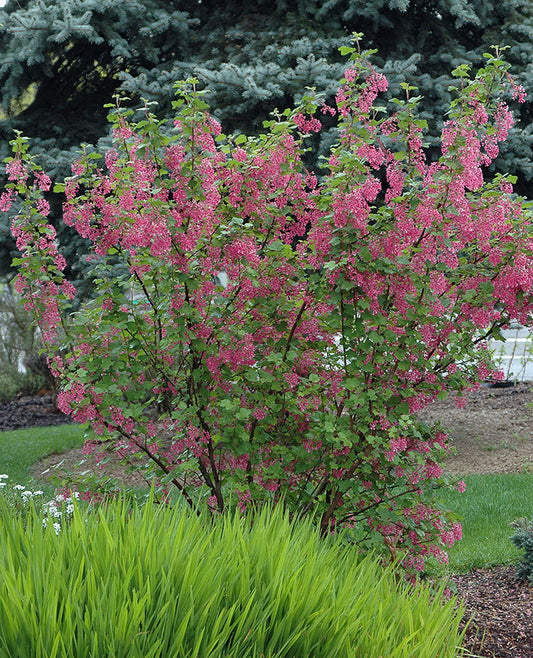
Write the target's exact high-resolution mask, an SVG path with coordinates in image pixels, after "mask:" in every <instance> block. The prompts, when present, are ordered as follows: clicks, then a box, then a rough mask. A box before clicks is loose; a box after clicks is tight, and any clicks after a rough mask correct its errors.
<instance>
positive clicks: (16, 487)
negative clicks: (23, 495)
mask: <svg viewBox="0 0 533 658" xmlns="http://www.w3.org/2000/svg"><path fill="white" fill-rule="evenodd" d="M25 488H26V487H24V486H23V485H22V484H14V485H13V489H16V490H17V491H24V489H25Z"/></svg>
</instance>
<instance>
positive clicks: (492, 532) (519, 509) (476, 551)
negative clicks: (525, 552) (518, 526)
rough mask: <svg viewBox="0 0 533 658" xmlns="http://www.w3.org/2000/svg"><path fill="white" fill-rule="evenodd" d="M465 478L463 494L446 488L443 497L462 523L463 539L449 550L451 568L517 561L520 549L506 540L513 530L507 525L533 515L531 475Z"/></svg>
mask: <svg viewBox="0 0 533 658" xmlns="http://www.w3.org/2000/svg"><path fill="white" fill-rule="evenodd" d="M464 480H465V482H466V491H465V492H464V493H462V494H461V493H459V492H458V491H446V492H443V496H442V498H443V501H444V503H445V505H446V506H447V507H448V509H450V510H452V511H454V512H456V513H457V514H458V515H459V517H460V521H461V524H462V526H463V539H462V540H461V541H460V542H458V543H457V544H456V545H455V546H453V547H452V549H451V550H450V553H449V558H450V569H451V570H452V571H453V572H456V573H465V572H467V571H469V570H470V569H472V568H474V567H492V566H496V565H501V564H510V563H513V562H517V561H518V559H519V556H520V551H518V550H517V549H516V548H514V547H513V546H512V544H511V542H510V541H509V537H510V536H511V535H512V534H513V532H514V530H513V528H512V527H510V525H509V524H510V523H511V522H512V521H514V520H515V519H516V518H518V517H524V516H527V517H530V516H532V515H533V474H531V473H514V474H497V475H470V476H468V477H465V478H464Z"/></svg>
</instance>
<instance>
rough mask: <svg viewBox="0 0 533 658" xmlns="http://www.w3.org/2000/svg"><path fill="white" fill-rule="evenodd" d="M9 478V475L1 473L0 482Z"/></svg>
mask: <svg viewBox="0 0 533 658" xmlns="http://www.w3.org/2000/svg"><path fill="white" fill-rule="evenodd" d="M8 478H9V475H6V474H5V473H2V474H1V475H0V480H7V479H8Z"/></svg>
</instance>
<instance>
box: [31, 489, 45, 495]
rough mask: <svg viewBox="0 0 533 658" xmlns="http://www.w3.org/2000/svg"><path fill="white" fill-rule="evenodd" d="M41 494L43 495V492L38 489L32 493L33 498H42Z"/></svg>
mask: <svg viewBox="0 0 533 658" xmlns="http://www.w3.org/2000/svg"><path fill="white" fill-rule="evenodd" d="M43 494H44V491H41V490H40V489H38V490H37V491H34V492H33V495H34V496H42V495H43Z"/></svg>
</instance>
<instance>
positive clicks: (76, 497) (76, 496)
mask: <svg viewBox="0 0 533 658" xmlns="http://www.w3.org/2000/svg"><path fill="white" fill-rule="evenodd" d="M70 495H71V496H72V498H74V499H75V500H78V498H79V497H80V492H79V491H73V492H72V493H71V494H70Z"/></svg>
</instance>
